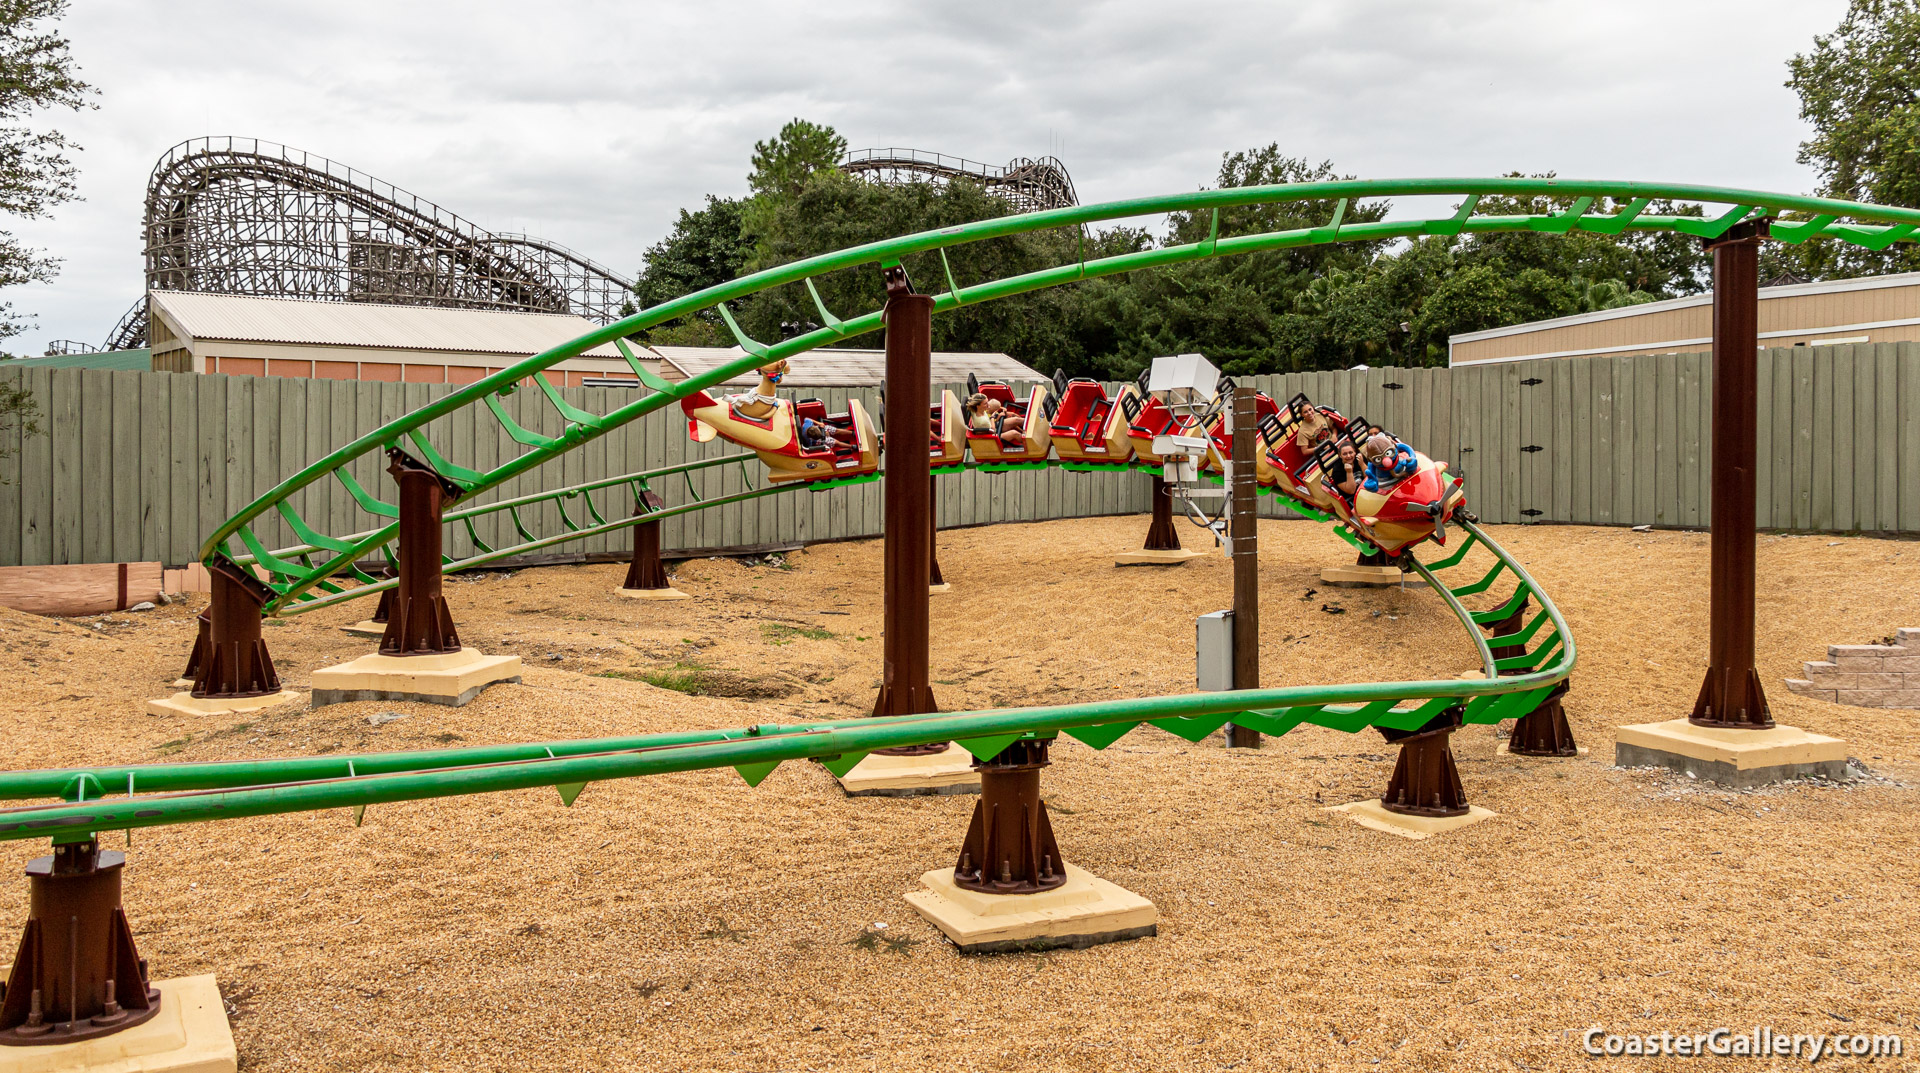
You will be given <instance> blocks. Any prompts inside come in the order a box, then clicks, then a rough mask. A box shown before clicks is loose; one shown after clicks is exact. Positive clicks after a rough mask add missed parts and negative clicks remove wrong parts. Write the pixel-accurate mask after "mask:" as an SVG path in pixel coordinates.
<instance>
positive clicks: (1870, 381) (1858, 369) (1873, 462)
mask: <svg viewBox="0 0 1920 1073" xmlns="http://www.w3.org/2000/svg"><path fill="white" fill-rule="evenodd" d="M1881 345H1882V346H1884V345H1886V344H1881ZM1848 349H1850V350H1852V351H1853V354H1852V355H1851V359H1852V360H1850V361H1848V363H1847V367H1848V371H1849V373H1850V374H1851V376H1852V378H1853V410H1852V413H1851V415H1850V416H1851V418H1852V421H1853V435H1852V437H1851V447H1852V450H1853V517H1852V518H1851V519H1850V521H1851V523H1852V524H1851V526H1850V528H1853V529H1859V530H1866V531H1871V530H1874V529H1877V528H1879V522H1880V510H1879V503H1878V495H1879V487H1880V482H1879V479H1878V476H1879V472H1880V456H1881V454H1882V452H1881V450H1880V445H1879V444H1880V441H1879V436H1878V433H1879V425H1880V412H1879V407H1878V406H1877V405H1876V398H1875V392H1876V389H1877V387H1878V381H1877V379H1876V376H1877V374H1878V372H1879V363H1878V362H1876V361H1875V360H1874V359H1875V355H1876V351H1878V350H1879V346H1854V347H1849V348H1848ZM1842 442H1847V440H1845V439H1843V441H1842Z"/></svg>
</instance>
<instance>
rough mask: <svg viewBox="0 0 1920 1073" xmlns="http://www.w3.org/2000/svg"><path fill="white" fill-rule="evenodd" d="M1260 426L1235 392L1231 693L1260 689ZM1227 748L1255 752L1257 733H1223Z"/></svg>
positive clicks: (1243, 395) (1252, 405) (1252, 406)
mask: <svg viewBox="0 0 1920 1073" xmlns="http://www.w3.org/2000/svg"><path fill="white" fill-rule="evenodd" d="M1259 421H1260V411H1259V408H1258V406H1257V404H1256V401H1255V392H1254V390H1253V389H1252V388H1250V387H1237V388H1235V389H1234V391H1233V473H1232V481H1233V485H1232V493H1233V500H1232V503H1233V507H1232V513H1231V514H1230V515H1229V517H1228V521H1227V539H1228V541H1229V542H1230V543H1231V545H1232V549H1231V550H1232V553H1233V688H1235V689H1259V688H1260V541H1259V528H1258V526H1259V522H1260V516H1259V514H1258V513H1256V509H1255V503H1254V492H1255V488H1254V483H1253V450H1254V435H1253V433H1254V429H1255V427H1256V426H1258V424H1259ZM1227 747H1228V748H1234V749H1258V748H1259V747H1260V732H1259V731H1257V730H1249V729H1247V728H1246V727H1241V726H1229V727H1228V729H1227Z"/></svg>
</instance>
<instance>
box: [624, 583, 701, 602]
mask: <svg viewBox="0 0 1920 1073" xmlns="http://www.w3.org/2000/svg"><path fill="white" fill-rule="evenodd" d="M613 594H614V595H615V596H624V597H626V598H627V599H629V600H691V599H693V594H692V593H690V592H681V591H680V590H679V589H676V588H674V587H673V586H671V585H669V586H667V587H666V588H664V589H615V590H613Z"/></svg>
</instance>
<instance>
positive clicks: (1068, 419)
mask: <svg viewBox="0 0 1920 1073" xmlns="http://www.w3.org/2000/svg"><path fill="white" fill-rule="evenodd" d="M1053 386H1054V390H1055V391H1057V392H1058V393H1059V397H1060V401H1059V403H1058V404H1057V405H1056V406H1055V407H1054V410H1053V418H1052V422H1051V424H1050V426H1049V428H1048V434H1049V435H1050V436H1051V437H1052V439H1053V453H1054V454H1056V455H1059V456H1060V459H1061V460H1062V461H1064V462H1072V463H1076V464H1080V465H1090V466H1124V465H1126V464H1127V460H1128V459H1129V458H1130V457H1132V455H1133V445H1132V444H1131V443H1130V442H1128V439H1127V424H1128V421H1127V413H1128V407H1127V406H1126V403H1127V402H1128V401H1129V400H1130V399H1132V398H1133V397H1135V396H1137V395H1138V394H1139V388H1138V387H1137V386H1135V385H1133V384H1127V385H1124V386H1123V387H1121V388H1120V390H1119V392H1118V393H1117V394H1115V395H1114V397H1112V398H1108V397H1107V389H1106V388H1104V387H1101V386H1100V382H1099V381H1098V380H1089V379H1087V378H1086V377H1080V376H1077V377H1074V378H1073V379H1071V380H1069V379H1067V377H1066V374H1065V373H1058V372H1056V373H1054V374H1053Z"/></svg>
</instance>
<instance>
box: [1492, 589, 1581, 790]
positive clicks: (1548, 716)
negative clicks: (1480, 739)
mask: <svg viewBox="0 0 1920 1073" xmlns="http://www.w3.org/2000/svg"><path fill="white" fill-rule="evenodd" d="M1529 602H1530V601H1529V600H1528V599H1527V598H1526V597H1524V596H1522V597H1521V598H1520V606H1519V607H1516V608H1514V610H1513V614H1511V615H1508V616H1507V617H1506V618H1504V619H1501V620H1500V621H1499V622H1489V623H1487V624H1486V625H1485V626H1483V627H1481V628H1482V629H1484V630H1486V631H1487V632H1488V633H1489V634H1492V635H1493V636H1495V637H1507V636H1511V635H1513V634H1516V633H1518V632H1520V630H1521V629H1522V628H1524V627H1525V626H1526V624H1527V605H1528V604H1529ZM1491 651H1492V653H1493V658H1494V659H1496V660H1500V659H1510V658H1512V657H1514V656H1524V655H1526V654H1527V646H1526V645H1522V644H1514V645H1496V646H1495V647H1494V648H1493V649H1492V650H1491ZM1500 673H1501V674H1503V675H1504V674H1522V673H1524V672H1522V671H1520V670H1517V669H1514V670H1505V671H1501V672H1500ZM1570 684H1571V682H1570V680H1569V681H1566V682H1561V683H1560V684H1559V685H1557V686H1555V687H1554V689H1553V692H1551V693H1549V694H1547V699H1545V700H1543V701H1541V702H1540V704H1539V706H1538V707H1536V708H1534V710H1533V711H1530V712H1528V713H1527V714H1525V715H1523V716H1521V717H1520V718H1519V719H1518V720H1516V721H1515V722H1514V724H1513V736H1512V737H1511V738H1509V739H1507V752H1508V753H1509V754H1510V755H1513V756H1579V755H1580V747H1579V746H1578V745H1576V744H1575V743H1574V740H1573V727H1572V725H1570V724H1569V723H1568V722H1567V710H1566V709H1565V708H1564V707H1562V706H1561V704H1560V699H1561V698H1562V697H1565V696H1566V695H1567V689H1568V687H1569V685H1570Z"/></svg>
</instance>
